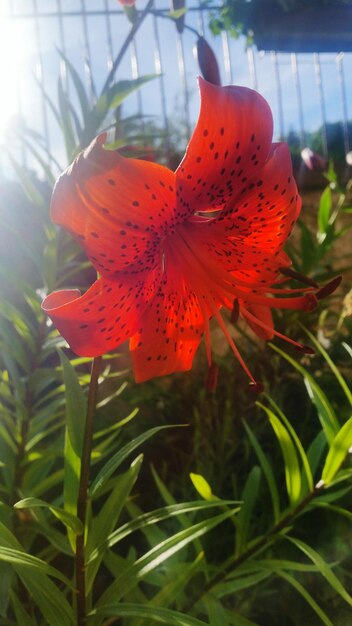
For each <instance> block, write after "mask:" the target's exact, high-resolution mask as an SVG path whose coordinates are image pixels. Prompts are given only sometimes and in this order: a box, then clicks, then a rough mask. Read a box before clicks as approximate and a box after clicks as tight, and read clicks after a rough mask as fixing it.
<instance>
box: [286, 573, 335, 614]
mask: <svg viewBox="0 0 352 626" xmlns="http://www.w3.org/2000/svg"><path fill="white" fill-rule="evenodd" d="M276 574H277V576H280V578H283V579H284V580H286V582H288V583H289V584H290V585H291V586H292V587H294V589H296V591H298V593H299V594H300V595H301V596H302V598H304V600H305V601H306V602H307V603H308V604H309V605H310V607H311V608H312V609H313V611H314V612H315V613H316V614H317V615H318V617H320V619H321V621H322V622H323V624H325V625H326V626H334V624H333V623H332V621H331V620H330V619H329V617H328V616H327V615H326V613H325V612H324V611H323V609H321V608H320V606H319V604H318V603H317V602H316V601H315V600H314V598H312V596H311V595H310V593H309V592H308V591H307V589H306V588H305V587H304V586H303V585H302V584H301V583H300V582H298V580H296V579H295V578H294V577H293V576H291V574H288V573H287V572H283V571H281V570H279V569H278V570H276Z"/></svg>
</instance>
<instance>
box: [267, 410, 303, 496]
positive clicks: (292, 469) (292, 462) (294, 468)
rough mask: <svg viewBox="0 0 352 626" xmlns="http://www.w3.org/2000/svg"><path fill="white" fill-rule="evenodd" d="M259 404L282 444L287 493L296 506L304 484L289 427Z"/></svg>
mask: <svg viewBox="0 0 352 626" xmlns="http://www.w3.org/2000/svg"><path fill="white" fill-rule="evenodd" d="M257 404H258V406H260V407H261V408H262V409H263V410H264V411H265V412H266V414H267V416H268V418H269V421H270V424H271V426H272V428H273V430H274V432H275V435H276V437H277V439H278V442H279V444H280V448H281V451H282V455H283V457H284V463H285V478H286V488H287V494H288V497H289V500H290V504H291V505H292V506H294V505H295V504H297V502H298V501H299V499H300V495H301V484H302V483H301V472H300V467H299V462H298V457H297V452H296V448H295V446H294V443H293V441H292V439H291V436H290V434H289V432H288V430H287V428H286V427H285V426H284V425H283V424H282V422H281V421H280V420H279V418H278V417H277V416H276V415H275V414H274V413H273V412H272V411H271V410H270V409H268V407H266V406H264V405H263V404H261V403H260V402H258V403H257Z"/></svg>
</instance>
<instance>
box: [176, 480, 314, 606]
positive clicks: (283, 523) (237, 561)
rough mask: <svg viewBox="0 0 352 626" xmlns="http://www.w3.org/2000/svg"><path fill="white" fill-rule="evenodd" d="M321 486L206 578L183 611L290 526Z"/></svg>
mask: <svg viewBox="0 0 352 626" xmlns="http://www.w3.org/2000/svg"><path fill="white" fill-rule="evenodd" d="M323 488H324V483H322V482H321V483H318V484H317V485H316V486H315V487H314V489H313V491H310V492H309V493H307V495H306V496H305V497H304V498H303V500H301V502H299V503H298V504H297V506H296V507H295V508H294V509H292V510H291V511H288V513H286V515H284V516H283V517H282V518H281V519H280V520H279V521H278V522H277V523H276V524H274V526H272V527H271V528H270V529H269V530H268V532H267V533H265V535H263V536H262V537H259V538H258V539H257V540H256V541H254V542H253V543H252V545H251V546H250V547H249V548H248V550H245V551H244V552H242V553H241V554H240V555H239V556H238V557H236V558H232V559H231V560H230V561H229V562H228V564H227V565H226V567H225V568H224V569H223V570H221V572H219V573H218V574H216V575H215V576H213V577H212V578H211V579H210V580H208V582H207V583H206V584H205V585H204V587H202V590H201V591H200V592H198V593H197V595H195V596H194V597H193V598H192V599H191V600H190V601H189V603H188V604H187V606H186V608H185V609H184V612H186V613H187V612H188V611H190V610H191V609H192V608H193V606H194V605H195V604H197V602H199V600H200V599H201V598H202V597H203V595H204V594H206V593H208V591H210V590H211V589H213V587H215V585H218V584H219V583H221V582H223V580H225V578H226V577H227V576H228V575H229V574H232V572H234V571H235V570H236V569H238V568H239V567H240V566H241V565H242V564H243V563H245V562H246V561H248V559H250V558H251V557H252V556H254V555H255V554H257V553H258V552H260V551H261V550H263V548H265V547H267V546H268V545H269V544H270V543H271V540H272V539H273V537H275V536H276V535H278V534H279V533H280V532H281V531H282V530H284V529H285V528H287V527H288V526H290V524H292V522H294V520H295V519H296V517H297V516H298V515H299V514H300V513H301V512H302V511H303V510H304V509H305V508H306V507H307V506H308V505H309V504H310V503H311V502H312V500H314V498H316V497H317V495H318V494H319V493H320V492H321V491H322V489H323Z"/></svg>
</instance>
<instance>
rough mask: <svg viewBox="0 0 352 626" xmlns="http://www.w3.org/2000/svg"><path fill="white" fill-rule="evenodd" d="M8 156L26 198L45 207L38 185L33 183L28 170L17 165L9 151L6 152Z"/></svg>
mask: <svg viewBox="0 0 352 626" xmlns="http://www.w3.org/2000/svg"><path fill="white" fill-rule="evenodd" d="M8 157H9V159H10V161H11V165H12V167H13V169H14V170H15V172H16V175H17V176H18V179H19V181H20V183H21V185H22V188H23V191H24V192H25V194H26V196H27V198H28V199H29V200H30V201H31V202H33V204H35V205H36V206H39V207H41V208H43V209H44V208H45V209H46V208H47V203H46V201H45V199H44V197H43V195H42V194H41V192H40V191H39V189H38V187H37V186H36V185H35V183H34V182H33V180H32V178H31V177H30V176H29V174H28V170H26V169H25V168H24V167H22V166H21V165H19V163H17V161H16V159H14V158H13V156H12V155H11V154H10V153H8Z"/></svg>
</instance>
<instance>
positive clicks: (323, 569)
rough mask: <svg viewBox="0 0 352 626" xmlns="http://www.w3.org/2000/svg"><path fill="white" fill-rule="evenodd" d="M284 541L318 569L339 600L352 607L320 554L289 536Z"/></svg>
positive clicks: (350, 600)
mask: <svg viewBox="0 0 352 626" xmlns="http://www.w3.org/2000/svg"><path fill="white" fill-rule="evenodd" d="M286 539H287V540H288V541H290V542H291V543H293V544H294V545H295V546H296V547H297V548H298V549H299V550H301V551H302V552H304V554H306V555H307V557H308V558H309V559H310V560H311V561H312V562H313V563H314V565H316V567H317V568H318V569H319V572H320V573H321V574H322V576H324V578H325V579H326V581H327V582H328V583H329V584H330V585H331V587H332V588H333V589H335V591H336V592H337V593H338V594H339V595H340V596H341V598H343V599H344V600H345V601H346V602H347V603H348V604H349V605H350V606H352V597H351V596H350V595H349V593H348V592H347V591H346V589H345V588H344V587H343V585H342V584H341V582H340V581H339V579H338V578H337V576H336V575H335V574H334V573H333V571H332V569H331V567H330V566H329V565H328V564H327V563H326V562H325V561H324V559H323V558H322V557H321V556H320V554H319V553H318V552H317V551H316V550H314V549H313V548H312V547H311V546H308V545H307V544H306V543H304V542H303V541H301V540H300V539H296V538H294V537H289V536H286Z"/></svg>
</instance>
